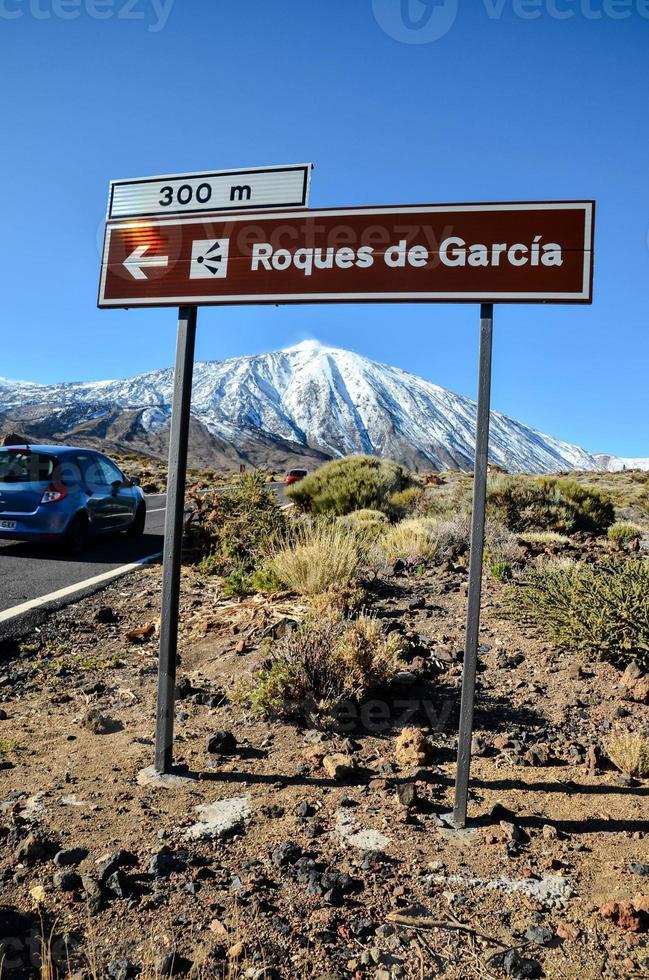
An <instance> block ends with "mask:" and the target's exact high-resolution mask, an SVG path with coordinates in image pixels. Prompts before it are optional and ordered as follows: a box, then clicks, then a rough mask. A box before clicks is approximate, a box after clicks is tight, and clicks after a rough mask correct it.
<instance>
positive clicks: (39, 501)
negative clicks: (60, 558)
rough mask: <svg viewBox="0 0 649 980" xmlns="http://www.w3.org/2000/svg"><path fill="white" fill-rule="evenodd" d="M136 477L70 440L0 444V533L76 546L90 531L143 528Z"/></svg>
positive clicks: (79, 546) (75, 548) (143, 512)
mask: <svg viewBox="0 0 649 980" xmlns="http://www.w3.org/2000/svg"><path fill="white" fill-rule="evenodd" d="M145 522H146V501H145V498H144V494H143V492H142V490H141V488H140V486H139V485H138V481H137V480H134V479H133V480H131V479H129V478H128V477H127V476H124V474H123V473H122V471H121V470H120V469H119V467H118V466H116V465H115V463H113V462H112V460H110V459H108V457H107V456H104V454H103V453H98V452H95V451H94V450H92V449H78V448H75V447H74V446H31V445H25V446H7V447H4V448H0V539H10V540H15V541H39V542H44V541H51V542H59V543H61V544H64V545H65V546H66V547H67V549H68V550H70V551H72V552H79V551H81V550H82V549H83V547H84V546H85V544H86V542H87V540H88V538H89V537H91V536H95V535H99V534H107V533H109V532H114V531H125V532H126V533H127V534H129V535H131V536H132V537H138V536H139V535H141V534H142V533H143V532H144V524H145Z"/></svg>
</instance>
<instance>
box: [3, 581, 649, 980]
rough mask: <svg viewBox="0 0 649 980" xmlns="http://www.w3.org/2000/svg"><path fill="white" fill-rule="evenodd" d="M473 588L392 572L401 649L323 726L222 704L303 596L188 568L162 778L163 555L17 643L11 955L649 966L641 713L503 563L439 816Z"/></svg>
mask: <svg viewBox="0 0 649 980" xmlns="http://www.w3.org/2000/svg"><path fill="white" fill-rule="evenodd" d="M465 582H466V569H465V568H463V567H455V566H448V565H447V566H445V567H443V568H437V569H434V570H431V571H428V572H425V573H423V574H415V573H409V572H408V571H407V570H405V569H398V568H397V569H396V570H395V571H394V572H393V573H392V574H386V575H384V576H381V577H379V579H377V580H376V582H375V583H374V584H373V585H372V586H371V589H372V592H373V608H374V609H375V611H376V614H377V615H378V616H380V617H381V618H382V620H383V621H384V623H385V626H386V628H389V629H397V630H399V631H401V632H402V633H403V634H404V635H405V636H406V638H407V639H408V640H409V643H410V646H409V654H408V657H407V660H408V663H407V664H406V667H405V669H404V671H403V672H402V673H401V674H400V676H399V682H398V684H397V685H396V686H395V687H394V688H393V689H392V690H391V691H390V692H388V693H387V694H386V693H383V694H381V696H380V697H377V698H376V699H374V700H373V701H371V702H368V703H367V704H365V705H362V706H360V707H359V708H358V709H356V710H355V711H352V710H351V709H350V710H349V711H348V712H347V714H346V715H344V716H342V715H341V716H340V718H339V722H340V726H341V730H340V731H339V732H337V733H331V732H324V731H320V730H318V729H317V728H311V729H307V728H298V727H294V726H290V725H287V724H283V723H279V722H278V723H268V722H261V721H257V720H255V719H253V718H251V717H249V716H248V715H247V713H246V711H245V709H244V708H242V707H240V706H239V705H237V704H236V703H235V702H233V701H232V700H231V699H230V695H231V694H232V691H233V689H234V687H235V685H236V682H237V680H239V679H240V678H241V677H242V676H243V675H245V674H246V673H249V672H250V671H252V670H253V669H254V667H255V665H257V664H258V663H259V662H260V661H261V660H262V659H263V657H264V640H265V638H267V637H269V636H270V637H272V636H277V635H279V634H281V632H282V631H283V630H286V629H290V628H291V626H292V623H293V622H294V620H295V619H296V618H299V616H300V612H301V610H300V607H299V605H298V604H297V603H296V602H295V601H294V600H293V599H292V598H291V597H290V596H288V595H283V596H279V597H276V598H274V599H266V598H260V597H252V598H247V599H243V600H236V599H234V600H233V599H224V598H223V596H222V594H221V592H220V590H219V584H218V581H217V580H215V579H209V578H208V579H201V578H200V577H199V575H198V574H197V573H196V572H195V571H193V570H191V569H185V570H184V573H183V598H182V615H181V638H180V653H181V667H180V670H179V675H178V698H179V699H178V703H177V716H176V718H177V720H176V746H175V761H176V763H177V769H176V773H177V774H178V775H180V776H181V777H183V778H181V779H179V780H175V781H171V782H172V785H165V784H164V783H160V781H156V780H155V779H153V780H152V779H151V778H150V777H147V774H146V772H143V770H146V767H148V766H150V764H151V762H152V756H153V734H154V727H155V687H156V669H157V659H156V654H157V631H158V617H159V590H160V570H159V569H158V568H149V569H142V570H141V572H140V573H138V577H137V578H135V577H132V578H129V579H122V580H120V581H119V582H117V583H116V584H114V585H112V586H111V587H110V588H108V589H106V590H105V591H103V592H102V593H100V594H98V595H96V596H94V597H91V598H88V599H85V600H83V601H82V602H80V603H78V604H77V605H75V606H71V607H69V608H68V609H65V610H62V611H60V612H58V613H54V614H52V615H51V617H50V618H49V619H48V620H47V621H46V622H45V624H44V625H43V626H42V627H41V629H40V630H39V632H38V633H37V634H32V635H30V636H27V637H23V639H22V641H21V643H20V645H18V644H14V645H12V646H7V647H5V649H4V651H2V655H3V659H2V662H1V663H0V675H1V676H0V695H1V696H2V698H3V704H2V711H1V712H0V718H1V720H0V739H1V741H0V746H1V747H2V756H1V758H2V760H4V761H3V762H1V763H0V766H1V767H2V768H1V771H0V801H1V811H2V812H1V814H0V823H1V825H2V830H1V833H2V839H3V847H2V852H1V855H0V883H1V885H0V887H1V899H0V935H1V936H2V943H3V948H4V963H3V968H2V972H3V975H6V976H8V977H18V976H29V975H31V974H30V970H34V971H35V972H36V973H38V950H39V942H40V939H39V937H40V936H42V935H43V936H45V937H46V939H47V940H48V943H47V944H48V945H49V946H50V947H51V957H49V959H50V960H51V964H54V966H55V967H56V969H57V970H58V974H57V973H56V972H53V970H52V969H50V966H48V965H47V961H48V957H47V956H46V957H45V961H46V965H45V967H43V968H42V974H41V975H42V976H47V977H48V978H53V977H55V976H57V975H60V976H66V975H68V974H69V975H72V976H75V977H78V978H81V977H93V976H97V977H105V976H109V977H112V978H114V980H122V978H127V977H130V976H136V975H137V974H138V972H141V975H142V976H147V977H155V976H163V975H169V974H171V973H183V974H191V975H193V976H197V977H198V976H203V977H228V978H235V977H237V978H238V977H246V978H247V977H249V978H251V980H252V978H258V980H261V978H272V977H279V978H319V980H334V978H346V977H353V978H359V980H360V978H376V980H390V978H398V977H402V978H419V980H421V978H427V977H436V976H444V977H448V978H457V980H466V978H474V977H480V978H493V977H496V978H500V977H503V976H510V977H533V976H546V977H548V978H563V980H572V978H576V977H579V978H582V980H588V978H595V977H627V976H629V977H633V976H645V975H649V949H648V948H647V932H646V928H647V924H648V923H649V898H647V896H649V848H648V846H647V842H648V840H649V807H648V802H647V797H648V796H649V783H647V782H644V783H640V782H634V781H633V780H631V779H629V778H627V777H623V776H621V774H620V773H619V772H617V771H616V770H615V769H613V767H612V766H610V764H607V763H606V760H605V757H604V755H603V753H602V752H601V745H602V743H603V742H605V740H606V736H607V733H608V732H610V731H611V730H612V729H614V728H615V727H616V726H617V725H619V724H621V723H623V724H624V726H625V727H627V728H631V729H633V730H646V728H647V725H648V724H649V706H648V705H647V704H646V703H642V701H641V700H640V698H641V697H642V693H640V694H638V691H639V690H640V688H638V687H637V686H636V687H635V688H634V687H633V686H632V683H633V682H634V679H633V678H629V677H627V678H626V686H625V685H624V684H623V683H622V675H621V674H620V672H619V671H617V670H616V669H615V668H613V667H612V666H609V665H606V664H600V663H585V662H583V661H582V660H580V659H578V658H577V657H576V656H572V655H568V654H560V653H557V652H556V651H553V650H552V649H551V648H550V647H548V646H545V645H543V644H542V643H541V642H539V641H538V640H537V639H535V638H534V637H533V636H532V635H528V634H526V633H525V632H524V631H522V630H521V628H520V627H519V626H517V625H516V624H515V623H513V622H511V621H508V620H506V619H503V618H502V613H501V610H500V602H501V598H502V594H503V589H504V586H503V585H501V584H499V583H496V582H493V581H490V580H489V581H487V582H486V584H485V589H486V592H485V601H484V617H483V630H482V641H483V642H482V647H481V667H480V673H479V691H478V705H477V718H476V737H475V740H474V749H475V758H474V763H473V770H472V794H471V803H470V816H471V822H470V826H469V827H468V829H466V830H464V831H456V830H453V829H452V828H451V827H450V826H449V823H448V819H447V817H446V816H445V815H446V814H448V811H449V810H450V809H451V807H452V794H453V778H454V753H455V748H454V746H455V737H456V728H457V709H458V702H459V687H460V682H461V669H462V666H461V658H462V654H461V648H462V637H463V623H464V613H465V602H466V597H465ZM645 687H646V685H645ZM51 964H50V965H51ZM48 969H50V972H47V970H48Z"/></svg>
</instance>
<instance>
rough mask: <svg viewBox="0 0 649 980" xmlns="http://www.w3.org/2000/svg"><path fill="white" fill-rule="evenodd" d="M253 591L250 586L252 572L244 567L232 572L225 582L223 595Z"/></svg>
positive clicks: (242, 594) (244, 594)
mask: <svg viewBox="0 0 649 980" xmlns="http://www.w3.org/2000/svg"><path fill="white" fill-rule="evenodd" d="M253 591H254V590H253V589H252V588H251V586H250V573H249V572H246V571H245V570H244V569H243V568H236V569H235V570H234V571H233V572H230V574H229V575H228V576H227V578H226V579H225V581H224V582H223V595H225V596H235V595H238V596H246V595H252V593H253Z"/></svg>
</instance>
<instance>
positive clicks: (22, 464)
mask: <svg viewBox="0 0 649 980" xmlns="http://www.w3.org/2000/svg"><path fill="white" fill-rule="evenodd" d="M55 466H56V460H55V459H54V457H53V456H47V455H45V453H32V452H29V451H27V450H21V449H5V450H0V483H36V482H38V483H45V482H46V481H49V480H51V479H52V475H53V473H54V468H55Z"/></svg>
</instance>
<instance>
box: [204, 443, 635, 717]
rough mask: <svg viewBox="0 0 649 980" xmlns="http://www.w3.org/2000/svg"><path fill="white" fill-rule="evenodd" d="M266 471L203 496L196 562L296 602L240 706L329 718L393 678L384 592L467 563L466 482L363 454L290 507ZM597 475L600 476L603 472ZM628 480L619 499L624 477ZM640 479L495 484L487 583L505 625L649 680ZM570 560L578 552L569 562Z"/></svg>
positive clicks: (502, 478) (240, 591)
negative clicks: (298, 612) (389, 581)
mask: <svg viewBox="0 0 649 980" xmlns="http://www.w3.org/2000/svg"><path fill="white" fill-rule="evenodd" d="M266 476H267V475H266V474H250V475H244V476H243V477H240V478H238V479H237V480H236V481H235V483H234V484H233V485H232V486H231V488H230V489H229V490H228V491H227V492H225V493H220V494H215V493H213V494H209V493H207V494H196V495H194V496H193V497H192V512H191V514H190V515H189V517H188V520H187V525H186V547H187V553H188V554H189V555H190V556H192V557H193V559H194V561H195V563H196V564H197V567H198V570H199V572H200V573H201V574H202V575H205V576H217V577H220V579H221V583H222V590H223V594H224V595H225V596H229V597H232V598H238V597H239V598H242V597H246V596H250V595H254V594H265V595H268V596H271V597H272V596H274V595H282V596H284V595H289V596H290V595H293V596H295V597H296V598H297V599H298V600H299V601H301V602H302V603H303V604H304V609H305V610H306V611H305V613H304V614H303V616H302V621H301V623H300V624H299V626H298V628H297V630H296V631H294V632H293V633H291V634H290V635H288V636H286V637H284V638H283V639H282V640H281V641H280V640H276V641H269V649H268V651H267V653H268V659H267V662H266V664H265V665H264V667H263V668H262V669H261V670H260V671H259V672H258V673H257V674H256V676H255V677H254V679H252V680H251V679H250V678H249V679H248V681H246V685H247V686H246V685H244V687H245V692H244V693H242V691H241V690H240V691H239V696H240V698H241V699H242V700H243V701H245V703H247V704H248V705H249V707H250V708H251V709H252V710H253V711H254V712H256V713H265V714H267V715H269V716H271V715H273V714H274V715H277V716H279V717H289V716H294V715H295V714H296V711H297V708H296V705H298V704H299V705H302V706H304V705H305V704H308V705H309V706H310V708H309V710H310V711H311V712H315V713H316V714H323V713H325V714H326V712H328V711H330V710H331V708H332V706H333V705H335V703H336V702H337V700H340V699H345V698H350V697H357V696H361V694H362V693H363V692H366V691H367V690H368V689H370V688H374V687H376V686H377V685H379V686H380V685H381V684H384V683H389V681H390V678H391V676H393V675H394V672H395V671H396V670H397V669H398V659H399V651H400V645H401V643H402V641H401V640H398V639H397V638H395V637H394V636H393V635H392V634H384V632H383V630H382V627H381V625H380V621H378V620H375V619H373V618H372V613H371V601H370V595H371V591H372V588H371V586H372V583H374V582H376V580H377V577H378V578H380V577H381V576H382V575H384V574H391V573H390V570H391V569H395V568H397V567H402V568H406V569H410V570H411V571H413V572H416V573H417V574H419V573H420V572H422V573H423V572H425V571H426V570H427V569H428V570H433V569H435V568H436V567H440V568H441V567H447V568H448V567H453V568H455V569H456V570H459V569H462V568H465V567H466V566H467V565H468V559H469V551H470V530H471V529H470V503H471V493H472V478H471V475H470V474H460V473H445V474H440V475H435V474H430V475H428V476H425V477H418V476H416V475H413V474H411V473H409V472H408V471H407V470H406V469H404V468H403V467H402V466H399V465H397V464H396V463H392V462H390V461H385V460H378V459H374V458H370V457H365V456H356V457H348V458H346V459H341V460H335V461H333V462H331V463H328V464H326V465H325V466H323V467H322V468H321V469H319V470H317V471H316V472H315V473H312V474H311V475H310V476H308V477H306V478H305V479H304V480H302V481H301V482H300V483H297V484H295V485H294V486H292V487H291V488H290V489H289V490H288V493H287V496H288V497H289V498H290V500H291V502H292V503H293V504H294V506H293V507H292V508H288V509H282V508H280V507H279V506H278V505H277V500H276V497H275V495H274V493H273V492H272V490H271V489H270V488H269V487H268V485H267V481H266ZM593 476H596V475H593ZM617 478H619V479H620V481H621V482H622V483H623V485H624V489H623V492H622V494H621V496H620V495H619V494H617V495H616V493H615V492H613V491H612V489H611V488H612V487H613V485H614V482H615V479H617ZM632 487H635V488H636V489H637V491H638V494H639V496H638V497H637V499H636V502H635V503H636V505H637V504H638V503H639V502H641V501H642V499H643V498H642V494H644V492H645V489H646V481H645V480H644V477H643V478H642V479H638V478H636V477H635V476H632V475H630V474H615V475H612V476H611V475H609V478H608V479H607V480H606V481H601V480H600V481H599V482H598V481H596V480H595V479H593V481H592V482H588V481H586V480H585V479H583V478H582V475H580V474H577V475H576V478H573V477H572V476H571V477H567V476H563V475H562V476H559V477H528V476H522V475H509V474H504V473H500V472H495V473H493V474H491V475H490V479H489V485H488V500H487V514H488V519H487V526H486V532H485V554H484V570H485V575H486V576H487V577H488V579H489V580H490V581H491V582H492V588H494V589H495V590H496V591H497V592H498V593H500V595H501V600H502V606H503V609H504V611H505V613H506V615H507V616H509V617H512V618H513V619H515V621H516V622H518V623H520V624H521V625H522V626H529V627H531V628H533V629H535V630H536V631H537V632H538V633H539V634H540V635H542V636H543V637H544V638H545V639H546V640H548V641H549V642H550V643H552V644H554V645H555V646H557V647H559V648H562V649H566V650H570V651H573V652H575V653H578V654H579V655H581V656H585V657H588V658H590V659H602V660H608V661H611V662H613V663H615V664H616V665H618V666H620V667H624V666H626V665H627V664H629V663H631V662H634V663H636V664H638V665H639V667H640V668H641V669H643V670H647V669H649V598H648V597H649V563H648V562H647V560H646V551H645V550H644V548H643V546H642V541H643V534H644V533H645V532H644V528H643V526H642V523H638V524H636V523H634V522H632V521H629V520H625V519H623V518H624V513H626V511H622V512H621V511H619V510H616V503H614V501H619V500H624V504H625V506H626V507H627V510H628V506H629V499H630V494H631V488H632ZM564 555H568V556H570V557H569V558H564V557H563V556H564Z"/></svg>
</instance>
